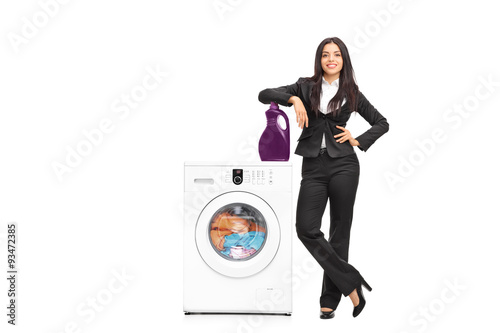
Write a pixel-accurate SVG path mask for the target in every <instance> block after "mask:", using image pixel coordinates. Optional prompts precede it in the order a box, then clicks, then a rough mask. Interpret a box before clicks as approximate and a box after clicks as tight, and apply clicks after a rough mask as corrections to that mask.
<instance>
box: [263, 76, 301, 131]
mask: <svg viewBox="0 0 500 333" xmlns="http://www.w3.org/2000/svg"><path fill="white" fill-rule="evenodd" d="M301 79H302V78H299V79H298V80H297V82H295V83H293V84H290V85H287V86H281V87H278V88H267V89H264V90H262V91H261V92H260V93H259V101H260V102H261V103H263V104H270V103H271V102H276V103H278V104H280V105H283V106H292V105H293V107H294V109H295V114H296V116H297V123H298V124H299V127H300V128H304V125H305V126H306V127H308V126H309V119H308V117H307V111H306V108H305V107H304V104H303V103H302V100H301V99H300V98H299V97H298V96H297V95H298V91H299V82H300V81H301Z"/></svg>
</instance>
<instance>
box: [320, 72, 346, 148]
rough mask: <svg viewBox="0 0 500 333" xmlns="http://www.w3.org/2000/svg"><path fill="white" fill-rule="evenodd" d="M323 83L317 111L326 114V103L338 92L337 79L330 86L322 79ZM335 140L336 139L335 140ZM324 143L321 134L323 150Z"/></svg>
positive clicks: (343, 102)
mask: <svg viewBox="0 0 500 333" xmlns="http://www.w3.org/2000/svg"><path fill="white" fill-rule="evenodd" d="M322 79H323V83H322V85H321V94H320V97H319V98H320V103H319V110H320V111H321V112H322V113H324V114H326V111H327V110H328V103H329V102H330V101H331V99H332V98H333V97H334V96H335V94H336V93H337V91H338V90H339V79H336V80H334V81H333V82H332V84H330V83H328V81H326V80H325V78H324V77H323V78H322ZM345 101H346V100H345V98H344V100H343V101H342V105H344V104H345ZM335 139H336V138H335ZM325 147H326V143H325V134H323V141H321V148H325Z"/></svg>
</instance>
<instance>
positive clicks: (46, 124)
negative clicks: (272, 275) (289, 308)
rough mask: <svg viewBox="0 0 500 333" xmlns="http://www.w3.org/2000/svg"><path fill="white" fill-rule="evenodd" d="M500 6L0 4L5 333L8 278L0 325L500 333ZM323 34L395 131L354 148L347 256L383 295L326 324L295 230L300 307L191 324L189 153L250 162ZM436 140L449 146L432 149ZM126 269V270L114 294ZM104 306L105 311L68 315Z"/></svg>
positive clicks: (0, 293) (313, 267)
mask: <svg viewBox="0 0 500 333" xmlns="http://www.w3.org/2000/svg"><path fill="white" fill-rule="evenodd" d="M44 3H52V5H51V6H52V7H50V6H49V8H51V9H50V10H49V11H51V16H49V15H47V14H43V9H42V5H43V4H44ZM217 3H219V4H222V5H224V4H226V6H229V7H226V10H225V11H221V10H217V9H216V7H215V6H214V4H217ZM491 3H492V2H491V1H487V0H476V1H439V2H438V1H428V0H427V1H424V0H421V1H410V0H401V1H399V2H391V1H389V0H384V1H343V2H340V1H307V2H306V1H302V2H300V3H299V2H298V1H297V2H292V1H285V0H279V1H264V0H252V1H249V0H241V1H237V0H232V1H230V0H221V1H220V2H216V1H213V0H206V1H199V0H194V1H193V0H192V1H159V0H156V1H155V0H142V1H129V0H125V1H124V0H121V1H118V0H115V1H96V0H87V1H78V0H71V1H67V3H64V4H62V0H61V3H56V2H54V1H52V2H50V1H49V0H41V1H40V2H38V1H35V0H23V1H15V2H13V1H9V2H7V1H4V2H2V4H1V5H0V22H1V25H0V27H1V36H2V41H1V43H0V55H1V62H0V89H1V95H0V96H1V98H0V112H1V113H0V158H1V160H0V161H1V163H0V227H1V231H0V242H1V244H0V246H1V252H2V253H1V255H0V258H2V259H1V262H2V263H1V265H0V266H1V267H2V271H3V272H4V273H5V274H6V270H7V269H6V256H7V253H6V245H5V243H6V242H5V237H6V236H5V233H6V229H7V224H8V223H10V222H12V221H15V222H17V223H18V236H19V243H18V246H19V250H18V258H19V271H20V274H19V281H18V283H19V284H18V326H16V327H15V328H12V327H11V325H7V324H6V321H7V317H6V311H7V310H6V309H5V308H6V305H7V295H6V294H7V285H6V279H4V278H2V283H1V284H0V287H1V290H0V304H1V308H2V309H3V310H1V311H0V312H1V313H0V318H1V323H0V327H1V331H2V332H4V331H6V332H7V331H8V332H10V331H12V332H14V331H19V332H47V333H49V332H50V333H51V332H54V333H55V332H65V331H66V332H73V331H75V332H139V331H141V332H145V331H147V332H166V331H173V330H174V329H175V331H183V332H276V330H279V331H281V332H285V331H297V332H298V331H301V332H303V331H306V330H319V329H322V330H337V331H338V330H342V331H346V330H349V332H367V331H384V332H393V333H400V332H401V333H402V332H407V333H416V332H444V331H446V332H452V331H454V332H458V331H459V332H468V331H471V330H473V329H478V330H481V329H483V330H486V328H488V330H489V331H495V329H498V326H499V325H498V323H497V322H496V317H497V313H498V310H499V307H498V305H497V300H498V297H499V296H500V293H499V289H498V288H497V286H496V284H495V282H496V281H498V279H499V278H500V275H499V273H498V270H496V269H495V268H496V266H498V264H497V262H498V259H497V258H496V256H497V254H498V253H499V246H498V241H497V235H498V231H499V228H498V226H497V225H498V223H499V222H500V221H499V218H498V185H500V184H499V177H498V167H499V163H498V158H497V151H496V147H497V140H496V138H494V134H495V132H496V131H497V126H498V121H499V120H500V116H499V115H498V111H499V108H498V107H499V103H500V99H499V91H500V86H499V82H500V71H499V66H498V59H500V48H499V46H498V42H497V40H498V37H497V33H498V31H499V28H500V24H499V23H498V22H499V21H498V15H497V11H496V10H495V9H494V7H493V5H492V4H491ZM54 4H59V5H58V7H57V8H56V7H55V6H54ZM395 4H396V5H395ZM222 5H221V6H222ZM44 15H45V16H44ZM30 22H31V23H30ZM33 22H35V23H36V24H37V25H38V26H39V27H37V26H34V27H35V30H34V29H33V27H32V28H31V30H30V29H29V27H28V25H29V24H33ZM23 33H24V35H23ZM14 36H16V37H14ZM333 36H337V37H339V38H341V39H342V40H343V41H344V42H345V43H347V44H348V45H349V51H350V54H351V60H352V63H353V66H354V69H355V73H356V77H357V81H358V84H359V87H360V89H361V91H363V92H364V94H365V96H366V97H367V98H368V99H369V100H370V102H371V103H372V104H373V105H374V106H375V107H376V108H377V109H378V110H379V111H380V112H381V113H382V114H383V115H384V116H385V117H386V118H387V120H388V122H389V124H390V130H389V132H388V133H387V134H385V135H384V136H382V137H381V138H380V139H379V140H378V141H377V142H376V143H375V144H374V145H373V146H372V147H371V148H370V149H369V150H368V151H367V152H362V151H360V150H359V149H357V148H356V149H355V150H356V153H357V154H358V157H359V160H360V164H361V176H360V185H359V187H358V194H357V198H356V204H355V215H354V221H353V227H352V233H351V247H350V257H349V261H350V262H351V263H352V264H353V265H354V266H355V267H356V268H358V269H359V270H360V271H361V272H362V274H363V276H364V277H365V278H366V279H367V281H369V283H370V284H371V286H372V287H373V291H372V292H371V293H365V296H366V297H367V305H366V308H365V310H364V311H363V313H362V314H361V315H360V316H359V317H357V318H355V319H353V318H352V303H351V302H350V300H349V299H348V298H344V299H343V300H342V302H341V303H340V305H339V308H338V309H337V312H336V318H335V319H333V320H328V321H321V320H320V319H319V318H318V312H319V303H318V299H319V293H320V290H321V279H322V270H321V268H320V267H319V265H317V264H316V263H315V262H314V261H312V259H311V256H310V255H309V253H308V252H307V251H306V250H305V248H304V247H303V245H302V244H301V243H300V241H299V240H298V239H297V238H296V236H295V232H294V272H295V274H294V278H295V280H294V281H295V286H296V288H295V291H294V308H293V315H292V316H291V317H276V316H267V317H258V316H257V317H250V316H239V315H236V316H185V315H184V314H183V312H182V204H183V202H182V198H183V163H184V161H241V162H245V161H258V160H259V157H258V153H257V142H258V138H259V137H260V135H261V133H262V131H263V129H264V127H265V116H264V111H266V110H267V106H265V105H262V104H261V103H260V102H259V101H258V99H257V96H258V93H259V92H260V91H261V90H262V89H264V88H270V87H278V86H281V85H285V84H291V83H294V82H295V81H296V80H297V79H298V78H299V77H301V76H311V75H312V74H313V63H314V54H315V50H316V47H317V45H318V44H319V43H320V42H321V41H322V40H323V39H324V38H326V37H333ZM16 38H17V39H16ZM21 38H24V39H21ZM13 40H17V41H19V40H22V41H23V42H22V43H21V42H20V44H16V43H15V42H13ZM147 68H150V69H157V70H159V71H161V72H165V73H168V75H165V77H163V78H162V80H161V83H159V84H158V85H157V86H156V88H155V89H152V90H151V91H148V92H147V96H144V100H142V101H140V102H139V103H137V105H135V107H134V108H130V110H129V111H130V113H129V114H128V115H126V116H125V114H123V113H116V112H114V110H116V107H117V105H118V104H119V103H121V102H120V99H121V97H122V96H123V95H125V94H129V95H130V94H131V92H132V91H139V90H137V89H140V85H141V84H142V82H143V80H144V78H145V77H147V75H148V71H147ZM482 80H483V81H482ZM487 80H490V81H491V82H493V83H494V84H493V85H491V86H490V87H489V89H490V90H488V87H486V86H485V85H484V83H482V82H484V81H487ZM150 82H153V81H150ZM138 87H139V88H138ZM134 89H135V90H134ZM117 103H118V104H117ZM123 105H124V104H123V103H122V104H121V106H122V107H123ZM459 108H462V110H464V112H463V113H462V114H461V115H460V114H459V113H458V112H457V110H458V109H459ZM282 109H283V110H285V112H287V114H288V115H289V118H290V121H291V124H292V125H293V126H292V127H291V138H292V147H291V148H292V156H291V161H292V162H293V164H294V184H293V185H294V197H295V198H296V195H297V193H298V189H299V184H300V163H301V158H300V157H299V156H297V155H294V154H293V151H294V150H295V146H296V139H297V138H298V136H299V134H300V128H298V126H297V125H296V122H295V114H294V110H293V108H286V107H283V108H282ZM120 115H121V116H122V118H120ZM104 119H109V121H111V122H112V124H113V126H114V127H113V129H112V131H108V132H109V133H107V134H105V135H104V136H103V138H102V139H101V140H100V141H99V142H98V143H97V144H95V145H93V146H91V147H90V149H91V150H90V151H89V153H88V154H87V156H84V157H83V158H82V159H81V161H79V164H78V165H76V166H74V167H72V168H70V169H71V172H65V173H63V175H62V177H60V178H58V176H57V174H56V172H55V170H54V168H53V165H54V163H61V164H66V158H67V155H68V149H76V148H77V146H78V145H84V144H85V143H84V142H85V140H86V138H85V136H84V134H83V131H92V130H95V129H96V128H99V124H100V123H101V121H103V120H104ZM347 128H348V129H350V131H351V133H352V134H353V135H354V136H357V135H359V134H361V133H363V131H365V130H366V129H368V128H369V125H368V123H367V122H366V121H364V119H363V118H362V117H361V116H359V115H355V114H353V115H352V116H351V119H350V121H349V123H348V125H347ZM435 131H441V140H440V141H439V142H434V143H432V144H430V143H429V142H430V141H429V140H431V139H432V137H433V132H435ZM418 142H420V145H419V144H418ZM424 142H425V144H424ZM68 147H69V148H68ZM422 147H423V148H422ZM87 148H89V147H88V146H87ZM388 177H393V179H396V181H395V182H394V183H391V182H390V181H389V178H388ZM394 177H399V178H394ZM391 184H392V185H391ZM294 201H296V200H295V199H294ZM293 209H295V207H293ZM327 219H328V214H325V220H324V221H325V222H326V221H327ZM324 227H325V232H327V230H328V229H327V225H326V224H325V225H324ZM113 272H115V273H113ZM116 272H125V274H126V275H128V276H129V278H130V280H128V281H127V282H125V283H124V285H121V288H120V292H116V293H113V294H111V293H110V292H107V291H106V289H108V288H109V284H110V283H111V284H113V283H114V281H115V280H114V274H116ZM4 273H2V274H1V276H4ZM453 284H454V285H458V286H459V287H458V289H457V287H455V289H453V290H452V289H450V287H449V286H450V285H453ZM114 286H115V288H118V286H120V284H119V283H115V284H114ZM104 295H108V296H109V295H111V297H112V298H111V299H106V302H107V304H104V305H102V308H100V310H101V311H95V312H94V313H93V316H92V315H90V314H89V312H87V315H86V316H81V315H79V314H78V312H77V311H78V309H87V311H89V309H90V307H88V305H87V302H88V301H89V299H92V298H95V297H97V296H100V297H101V298H102V297H104ZM103 299H104V298H103ZM424 312H427V313H428V315H424ZM72 325H73V326H72ZM6 328H7V329H6Z"/></svg>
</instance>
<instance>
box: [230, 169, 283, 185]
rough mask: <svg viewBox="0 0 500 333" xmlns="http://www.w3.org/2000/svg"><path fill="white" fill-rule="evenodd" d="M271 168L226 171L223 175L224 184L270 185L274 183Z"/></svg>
mask: <svg viewBox="0 0 500 333" xmlns="http://www.w3.org/2000/svg"><path fill="white" fill-rule="evenodd" d="M273 176H274V174H273V168H255V167H252V168H246V169H227V170H226V171H225V175H224V182H225V183H233V184H235V185H242V184H243V185H268V186H269V185H270V186H272V185H273V183H274V180H273Z"/></svg>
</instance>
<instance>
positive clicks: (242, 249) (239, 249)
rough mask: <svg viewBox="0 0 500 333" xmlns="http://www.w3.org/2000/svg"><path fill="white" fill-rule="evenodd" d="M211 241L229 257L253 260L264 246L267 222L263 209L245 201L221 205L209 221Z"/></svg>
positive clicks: (219, 252)
mask: <svg viewBox="0 0 500 333" xmlns="http://www.w3.org/2000/svg"><path fill="white" fill-rule="evenodd" d="M208 229H209V230H208V231H209V236H210V243H211V244H212V247H213V249H214V250H215V251H216V252H217V253H218V254H219V255H220V256H221V257H223V258H225V259H227V260H237V261H240V260H249V259H251V258H253V257H255V256H256V255H258V253H259V252H260V251H261V250H262V248H263V247H264V244H265V242H266V237H267V224H266V221H265V219H264V216H263V215H262V213H261V212H260V211H259V210H258V209H257V208H255V207H253V206H251V205H249V204H245V203H240V202H237V203H231V204H228V205H225V206H223V207H221V208H220V209H219V210H217V211H216V212H215V213H214V215H213V216H212V218H211V220H210V223H209V228H208Z"/></svg>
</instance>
